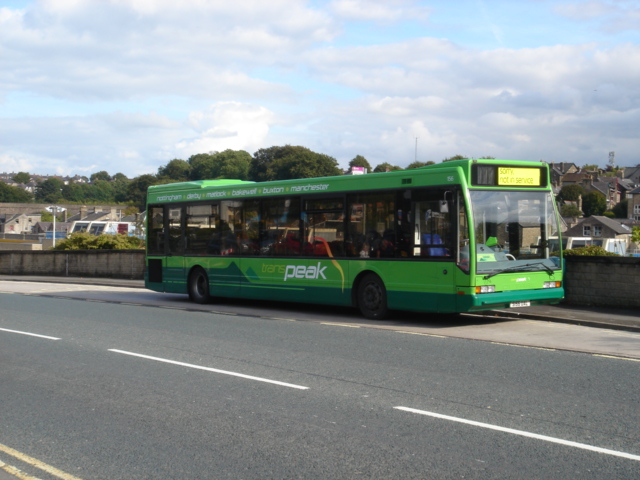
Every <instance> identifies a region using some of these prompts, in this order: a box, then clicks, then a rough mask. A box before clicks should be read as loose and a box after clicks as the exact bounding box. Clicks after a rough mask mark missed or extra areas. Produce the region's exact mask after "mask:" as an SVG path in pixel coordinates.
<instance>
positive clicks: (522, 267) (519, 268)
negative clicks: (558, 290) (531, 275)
mask: <svg viewBox="0 0 640 480" xmlns="http://www.w3.org/2000/svg"><path fill="white" fill-rule="evenodd" d="M538 265H540V266H542V268H543V269H544V270H546V271H547V273H549V274H552V273H553V270H551V268H549V266H548V265H545V264H544V263H542V262H536V263H525V264H524V265H518V266H517V267H510V268H503V269H502V270H498V271H495V272H493V273H490V274H488V275H485V276H484V277H483V278H484V279H485V280H487V279H489V278H491V277H493V276H495V275H499V274H501V273H515V272H520V271H523V270H528V267H537V266H538Z"/></svg>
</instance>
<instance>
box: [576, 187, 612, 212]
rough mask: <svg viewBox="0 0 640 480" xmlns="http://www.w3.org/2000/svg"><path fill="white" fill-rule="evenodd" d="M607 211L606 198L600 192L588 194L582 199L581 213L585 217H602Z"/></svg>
mask: <svg viewBox="0 0 640 480" xmlns="http://www.w3.org/2000/svg"><path fill="white" fill-rule="evenodd" d="M606 210H607V198H606V197H605V196H604V195H603V194H602V193H600V192H596V191H593V192H589V193H587V194H586V195H585V196H584V197H583V198H582V211H583V212H584V214H585V216H586V217H590V216H591V215H602V214H603V213H604V212H605V211H606Z"/></svg>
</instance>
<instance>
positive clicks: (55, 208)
mask: <svg viewBox="0 0 640 480" xmlns="http://www.w3.org/2000/svg"><path fill="white" fill-rule="evenodd" d="M45 210H46V211H47V212H51V213H53V247H54V248H55V246H56V214H57V213H58V212H64V211H65V210H66V208H64V207H58V206H57V205H51V206H50V207H47V208H45Z"/></svg>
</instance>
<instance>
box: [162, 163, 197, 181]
mask: <svg viewBox="0 0 640 480" xmlns="http://www.w3.org/2000/svg"><path fill="white" fill-rule="evenodd" d="M190 175H191V165H190V164H189V163H188V162H185V161H184V160H180V159H178V158H174V159H173V160H171V161H170V162H169V163H167V164H166V165H165V166H164V167H160V168H158V178H160V179H162V180H170V181H172V182H185V181H187V180H188V179H189V177H190Z"/></svg>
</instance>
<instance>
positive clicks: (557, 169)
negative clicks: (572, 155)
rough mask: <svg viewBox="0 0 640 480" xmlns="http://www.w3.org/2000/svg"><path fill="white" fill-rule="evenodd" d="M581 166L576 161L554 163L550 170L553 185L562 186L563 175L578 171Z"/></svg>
mask: <svg viewBox="0 0 640 480" xmlns="http://www.w3.org/2000/svg"><path fill="white" fill-rule="evenodd" d="M578 171H579V168H578V167H577V166H576V164H575V163H566V162H560V163H555V162H554V163H552V164H551V168H550V170H549V172H550V176H551V185H553V186H554V187H558V188H560V187H562V177H563V176H564V175H566V174H567V173H577V172H578Z"/></svg>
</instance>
